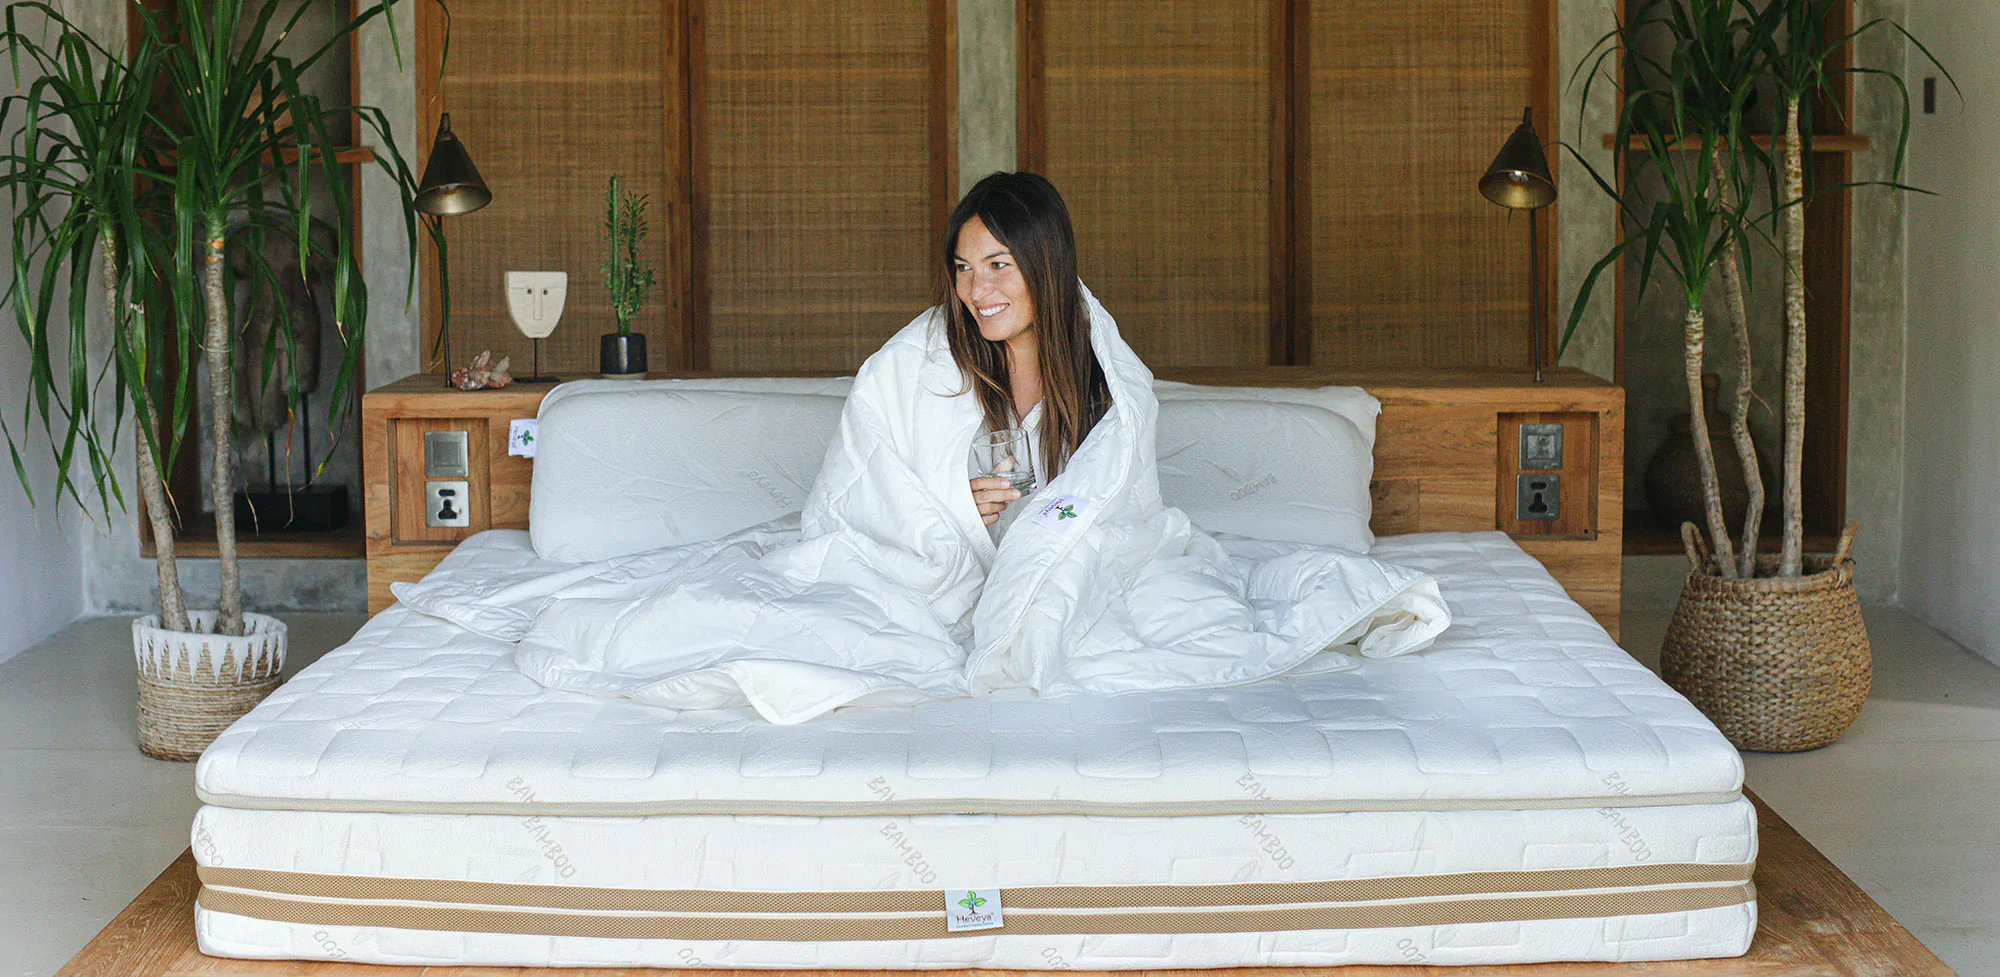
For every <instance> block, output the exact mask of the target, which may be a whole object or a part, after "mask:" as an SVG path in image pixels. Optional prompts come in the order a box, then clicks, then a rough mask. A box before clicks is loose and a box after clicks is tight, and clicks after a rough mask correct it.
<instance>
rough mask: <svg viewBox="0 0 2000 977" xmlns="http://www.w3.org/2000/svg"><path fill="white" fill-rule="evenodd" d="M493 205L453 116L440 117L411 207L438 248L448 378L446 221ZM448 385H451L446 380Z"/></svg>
mask: <svg viewBox="0 0 2000 977" xmlns="http://www.w3.org/2000/svg"><path fill="white" fill-rule="evenodd" d="M491 202H493V191H491V190H488V189H486V181H485V180H483V179H481V178H480V176H479V168H478V167H476V166H473V165H472V155H471V154H470V153H467V152H466V151H465V144H464V143H462V142H459V141H458V136H457V135H455V134H454V133H453V132H452V131H451V113H450V112H446V113H444V114H442V115H440V116H439V117H438V130H437V138H436V139H435V140H434V141H432V143H431V155H430V159H429V161H428V162H426V163H425V164H424V177H423V179H422V180H420V181H418V183H417V193H416V197H415V198H414V199H413V200H412V201H411V204H410V205H411V206H412V207H414V208H416V210H417V212H418V213H420V214H422V215H423V216H424V227H425V228H426V229H428V230H429V231H430V235H431V243H432V244H434V245H436V247H437V256H438V297H439V300H440V304H441V306H442V308H441V312H442V315H441V316H440V317H439V321H438V345H437V346H434V347H432V349H431V351H432V352H433V353H435V352H437V350H438V348H439V347H442V348H443V350H444V372H445V376H446V377H447V378H449V377H450V376H451V369H452V364H451V258H450V254H449V252H447V251H446V249H445V239H444V219H445V218H446V217H458V216H461V215H464V214H470V213H472V212H473V211H475V210H478V209H479V208H481V207H484V206H486V205H487V204H489V203H491ZM445 382H446V383H450V382H451V381H450V380H449V379H446V381H445Z"/></svg>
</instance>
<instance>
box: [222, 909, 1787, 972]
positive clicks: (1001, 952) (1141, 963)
mask: <svg viewBox="0 0 2000 977" xmlns="http://www.w3.org/2000/svg"><path fill="white" fill-rule="evenodd" d="M1756 925H1757V912H1756V904H1755V903H1754V902H1746V903H1741V904H1737V905H1729V906H1720V907H1715V908H1710V909H1699V910H1691V911H1684V912H1672V913H1660V914H1645V915H1630V916H1612V917H1593V918H1582V919H1575V918H1572V919H1546V920H1529V921H1521V922H1501V923H1480V924H1450V925H1432V926H1405V927H1395V928H1383V929H1345V930H1293V931H1286V932H1278V933H1179V934H1114V935H1066V936H1044V935H1006V934H1002V935H999V936H980V935H968V936H962V937H957V938H954V939H948V940H919V941H904V940H877V941H840V942H820V941H815V942H800V941H720V940H664V939H605V938H590V937H548V936H532V935H518V934H492V933H463V932H440V931H430V930H407V929H396V928H388V927H367V926H338V925H322V924H317V923H283V922H274V921H270V920H264V919H256V918H252V917H246V916H238V915H234V914H230V913H223V912H216V911H214V910H211V909H207V908H204V907H199V906H198V907H197V908H196V910H195V932H196V935H197V938H198V941H199V945H200V948H201V951H202V952H203V953H206V954H209V955H211V956H224V957H240V958H247V959H266V960H269V959H282V960H331V961H344V962H352V963H376V964H401V965H406V966H409V965H417V966H425V965H428V966H465V965H490V966H520V967H681V968H754V969H791V970H796V969H839V970H869V969H880V970H946V969H961V968H967V967H983V968H999V969H1006V970H1156V969H1181V968H1189V969H1192V968H1222V967H1334V966H1343V965H1350V964H1383V965H1388V964H1413V963H1414V964H1429V965H1436V966H1479V965H1490V964H1510V963H1544V962H1550V961H1615V962H1636V961H1648V960H1686V959H1700V958H1707V957H1734V956H1741V955H1742V954H1743V953H1745V952H1746V951H1747V950H1748V949H1749V947H1750V938H1751V935H1752V934H1753V933H1754V932H1755V931H1756Z"/></svg>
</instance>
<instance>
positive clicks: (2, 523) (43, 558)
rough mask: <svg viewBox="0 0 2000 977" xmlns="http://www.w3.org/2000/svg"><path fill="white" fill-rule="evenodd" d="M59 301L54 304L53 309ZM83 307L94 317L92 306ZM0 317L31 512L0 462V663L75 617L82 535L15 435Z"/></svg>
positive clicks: (3, 390)
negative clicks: (26, 475) (91, 311)
mask: <svg viewBox="0 0 2000 977" xmlns="http://www.w3.org/2000/svg"><path fill="white" fill-rule="evenodd" d="M71 6H72V9H70V10H68V11H67V12H68V13H69V15H70V16H72V17H74V18H76V19H77V20H78V21H79V22H80V23H82V24H83V26H84V27H85V29H86V30H89V31H91V32H92V34H93V36H97V37H107V36H110V31H111V29H112V28H113V27H114V26H119V27H122V25H123V20H122V18H121V19H119V20H117V21H116V24H115V25H114V23H113V22H112V21H111V20H109V19H108V18H107V13H108V12H107V11H104V10H101V9H97V8H95V7H86V8H82V9H76V8H75V7H74V5H71ZM30 29H32V28H30ZM11 92H12V88H11V86H9V93H10V94H11ZM17 131H18V127H10V128H9V129H8V130H7V131H6V132H5V133H0V136H4V137H5V138H6V139H8V140H10V142H9V143H8V144H9V145H12V143H11V139H12V138H13V136H14V133H15V132H17ZM6 245H7V242H6V241H5V240H0V254H5V252H6ZM5 258H6V260H8V261H9V262H11V260H12V255H11V254H5ZM64 301H66V299H65V298H63V297H58V298H57V300H56V303H57V306H58V307H59V308H60V307H61V305H62V303H63V302H64ZM91 307H92V309H93V310H95V308H96V307H97V303H92V305H91ZM5 312H6V315H7V322H6V326H5V327H4V328H0V412H4V414H5V416H6V419H7V424H8V428H9V430H10V431H11V432H12V433H13V437H14V442H15V447H16V448H18V449H19V450H20V452H21V460H22V463H23V467H25V468H26V469H27V472H28V483H29V486H30V487H31V488H32V489H33V491H34V498H35V503H36V504H34V505H30V504H29V502H28V496H27V493H26V492H25V491H24V490H23V488H22V486H21V483H20V480H19V479H18V478H17V477H16V474H15V472H14V468H13V465H12V464H11V463H8V462H0V661H4V660H6V659H8V658H11V657H13V656H14V655H15V654H17V653H19V652H20V651H21V650H22V649H24V648H27V647H28V646H30V645H32V644H34V643H35V642H36V641H38V640H40V639H41V638H43V637H44V636H46V635H48V634H49V633H50V632H52V631H55V630H56V629H57V628H60V627H62V626H63V625H65V624H68V623H69V622H71V621H73V620H75V619H76V618H77V615H79V614H81V613H83V610H84V592H83V590H84V573H83V534H84V532H85V531H86V530H85V526H86V520H85V519H84V517H83V514H82V513H81V512H79V511H78V510H77V508H76V507H75V506H74V505H72V504H69V503H67V502H62V503H59V502H58V500H57V499H56V497H55V480H56V474H57V469H56V464H55V459H54V457H53V455H52V454H51V452H50V445H49V441H48V438H47V437H45V436H43V435H42V433H41V430H40V428H39V426H32V425H31V426H27V427H23V426H22V425H21V423H20V422H21V408H22V406H23V404H24V403H25V401H26V396H27V386H28V350H27V346H26V344H25V343H24V342H23V341H22V339H21V335H20V332H19V331H18V330H17V329H15V328H14V323H13V319H12V314H13V310H12V309H11V308H10V309H6V310H5ZM93 314H94V312H93ZM0 450H4V449H0ZM85 491H86V492H88V491H89V489H88V488H86V490H85Z"/></svg>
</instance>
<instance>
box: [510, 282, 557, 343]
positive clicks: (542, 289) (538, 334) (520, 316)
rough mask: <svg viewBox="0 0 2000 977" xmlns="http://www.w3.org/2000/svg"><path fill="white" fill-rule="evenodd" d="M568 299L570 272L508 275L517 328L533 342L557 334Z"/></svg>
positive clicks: (512, 310)
mask: <svg viewBox="0 0 2000 977" xmlns="http://www.w3.org/2000/svg"><path fill="white" fill-rule="evenodd" d="M568 296H569V273H568V272H565V271H510V272H508V273H507V311H508V312H510V313H512V314H513V316H514V326H515V328H517V329H519V330H521V335H523V336H526V337H528V338H529V339H543V338H546V337H547V336H548V334H549V333H551V332H554V331H555V328H556V322H557V321H558V320H560V319H561V318H562V311H563V300H564V299H565V298H567V297H568Z"/></svg>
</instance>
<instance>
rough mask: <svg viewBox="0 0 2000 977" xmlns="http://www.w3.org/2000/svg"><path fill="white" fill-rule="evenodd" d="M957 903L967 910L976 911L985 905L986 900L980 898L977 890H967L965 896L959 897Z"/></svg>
mask: <svg viewBox="0 0 2000 977" xmlns="http://www.w3.org/2000/svg"><path fill="white" fill-rule="evenodd" d="M958 904H959V905H961V906H964V907H965V908H966V909H967V910H968V911H977V910H978V909H979V907H981V906H984V905H986V900H985V899H983V898H981V897H980V895H979V893H977V892H967V893H966V894H965V898H963V899H960V900H959V901H958Z"/></svg>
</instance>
